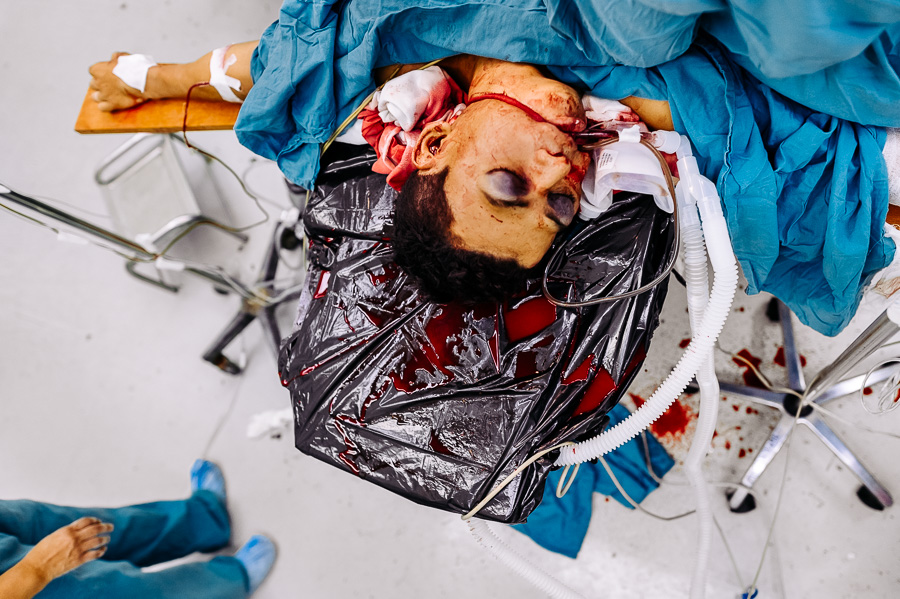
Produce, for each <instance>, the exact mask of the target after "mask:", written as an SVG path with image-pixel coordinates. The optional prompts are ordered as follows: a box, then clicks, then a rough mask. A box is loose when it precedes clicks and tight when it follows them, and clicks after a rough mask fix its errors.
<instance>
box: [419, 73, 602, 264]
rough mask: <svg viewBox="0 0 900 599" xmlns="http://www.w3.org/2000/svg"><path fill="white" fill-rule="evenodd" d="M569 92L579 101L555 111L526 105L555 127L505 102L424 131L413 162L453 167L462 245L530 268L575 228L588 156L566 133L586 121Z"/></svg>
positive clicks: (427, 169)
mask: <svg viewBox="0 0 900 599" xmlns="http://www.w3.org/2000/svg"><path fill="white" fill-rule="evenodd" d="M553 83H554V84H556V86H557V87H558V86H561V84H558V83H557V82H553ZM563 87H564V86H563ZM566 89H570V88H566ZM570 91H571V96H573V97H568V96H567V97H565V98H563V101H562V102H556V103H555V104H554V105H552V106H549V107H548V106H544V105H542V103H541V102H540V99H539V98H538V99H532V101H530V102H528V105H529V106H530V107H531V108H532V109H533V110H534V111H536V112H537V113H538V114H540V115H541V117H543V118H544V119H546V121H549V122H546V121H545V122H541V121H540V120H537V119H535V118H533V117H532V116H529V114H528V113H527V112H525V111H523V110H521V109H520V108H517V107H515V106H512V105H509V104H507V103H504V102H502V101H499V100H483V101H479V102H475V103H471V104H470V105H469V106H468V107H467V108H466V109H465V110H464V111H463V113H462V114H461V115H460V116H459V118H458V119H457V120H456V121H454V122H453V123H452V124H448V123H432V124H430V125H428V126H426V128H425V129H424V130H423V132H422V135H421V136H420V138H419V142H418V144H417V147H416V152H415V155H414V162H415V164H416V166H417V167H418V168H419V169H420V171H421V172H423V174H432V173H437V172H440V171H442V170H443V169H445V168H446V169H448V173H447V178H446V181H445V184H444V192H445V193H446V196H447V203H448V204H449V206H450V211H451V213H452V215H453V222H452V224H451V227H450V232H451V233H452V235H453V237H454V239H455V241H456V242H458V243H459V245H460V247H463V248H465V249H468V250H472V251H479V252H483V253H487V254H490V255H493V256H496V257H498V258H512V259H514V260H515V261H516V262H518V263H519V264H520V265H521V266H523V267H525V268H531V267H533V266H535V265H536V264H537V263H538V262H540V261H541V258H543V256H544V254H546V253H547V250H548V249H549V248H550V245H551V244H552V242H553V239H554V238H555V237H556V234H557V233H558V232H559V231H560V230H562V229H563V228H565V227H567V226H568V225H569V224H570V223H571V222H572V220H573V218H574V217H575V215H576V214H577V213H578V207H579V199H580V197H581V181H582V179H584V173H585V171H586V170H587V166H588V163H589V160H590V158H589V156H588V155H587V154H585V153H583V152H579V151H578V149H577V147H576V145H575V143H574V142H573V140H572V138H571V136H569V135H568V134H566V133H565V132H564V131H563V130H561V128H563V129H570V130H571V129H577V128H580V127H583V123H584V122H585V120H584V113H583V111H581V103H580V101H579V100H578V96H577V94H576V93H575V92H574V90H570ZM558 95H559V94H557V96H558ZM573 124H574V125H573Z"/></svg>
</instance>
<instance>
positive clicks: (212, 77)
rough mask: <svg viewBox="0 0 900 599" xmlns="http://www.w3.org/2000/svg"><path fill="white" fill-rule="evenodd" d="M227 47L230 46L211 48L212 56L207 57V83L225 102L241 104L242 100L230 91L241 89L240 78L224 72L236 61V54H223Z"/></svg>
mask: <svg viewBox="0 0 900 599" xmlns="http://www.w3.org/2000/svg"><path fill="white" fill-rule="evenodd" d="M229 48H231V46H224V47H222V48H216V49H215V50H213V52H212V56H211V57H210V59H209V84H210V85H212V86H213V87H214V88H216V91H217V92H219V95H220V96H221V97H222V99H223V100H225V101H226V102H236V103H238V104H241V103H242V102H243V100H241V99H240V98H239V97H237V96H236V95H235V94H234V92H233V91H231V90H234V91H241V82H240V80H239V79H235V78H234V77H229V76H228V75H226V74H225V71H227V70H228V67H230V66H231V65H233V64H234V63H236V62H237V56H235V55H234V54H231V55H229V56H228V57H227V58H226V56H225V54H226V53H227V52H228V49H229Z"/></svg>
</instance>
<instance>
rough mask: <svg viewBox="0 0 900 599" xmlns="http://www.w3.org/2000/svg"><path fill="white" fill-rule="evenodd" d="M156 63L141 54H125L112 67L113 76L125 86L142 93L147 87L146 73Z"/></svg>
mask: <svg viewBox="0 0 900 599" xmlns="http://www.w3.org/2000/svg"><path fill="white" fill-rule="evenodd" d="M155 66H156V61H154V60H153V58H152V57H150V56H144V55H143V54H126V55H125V56H120V57H119V59H118V60H117V61H116V66H114V67H113V70H112V72H113V75H115V76H116V77H118V78H119V79H121V80H122V81H123V82H124V83H125V85H128V86H130V87H133V88H135V89H136V90H138V91H139V92H141V93H144V88H145V87H146V86H147V71H149V70H150V67H155Z"/></svg>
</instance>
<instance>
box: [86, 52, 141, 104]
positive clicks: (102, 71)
mask: <svg viewBox="0 0 900 599" xmlns="http://www.w3.org/2000/svg"><path fill="white" fill-rule="evenodd" d="M127 54H128V53H127V52H115V53H114V54H113V55H112V58H111V59H110V60H108V61H106V62H98V63H96V64H94V65H91V68H90V69H88V70H89V72H90V73H91V84H90V85H91V89H92V90H94V93H93V98H94V101H96V102H97V107H98V108H99V109H100V110H103V111H106V112H111V111H113V110H123V109H125V108H131V107H132V106H137V105H138V104H141V103H143V102H146V98H144V97H143V95H142V94H141V92H140V91H139V90H137V89H135V88H133V87H130V86H128V85H126V84H125V82H124V81H122V80H121V79H119V78H118V77H116V76H115V75H113V68H115V66H116V62H117V61H118V60H119V57H120V56H126V55H127Z"/></svg>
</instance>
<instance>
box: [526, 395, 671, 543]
mask: <svg viewBox="0 0 900 599" xmlns="http://www.w3.org/2000/svg"><path fill="white" fill-rule="evenodd" d="M628 415H629V412H628V408H626V407H625V406H623V405H622V404H619V405H617V406H616V407H614V408H613V409H612V410H611V411H610V412H609V417H610V422H609V425H608V426H609V427H612V426H615V425H616V424H618V423H619V422H620V421H621V420H624V419H625V418H627V417H628ZM647 446H648V449H649V451H648V455H649V456H650V464H651V466H652V467H653V473H654V474H656V476H657V477H662V476H663V475H665V474H666V473H667V472H668V471H669V470H670V469H671V468H672V466H674V465H675V461H674V460H673V459H672V458H671V457H670V456H669V454H668V453H666V450H665V449H664V448H663V446H662V445H660V443H659V441H657V440H656V438H655V437H653V435H650V434H648V435H647ZM604 459H605V460H606V463H607V464H609V468H610V470H612V471H613V474H615V476H616V478H617V479H618V481H619V484H620V485H622V488H623V489H625V492H626V493H628V495H629V496H630V497H631V498H632V499H633V500H635V501H636V502H638V503H640V502H641V501H643V500H644V498H646V497H647V495H649V494H650V492H651V491H652V490H653V489H655V488H656V487H658V486H659V485H658V483H657V482H656V481H655V480H654V479H653V477H651V476H650V473H649V472H648V471H647V460H646V456H645V455H644V447H643V443H642V441H641V440H640V439H639V438H635V439H632V440H631V441H629V442H628V443H626V444H625V445H623V446H621V447H619V448H618V449H616V450H615V451H613V452H611V453H609V454H607V455H606V456H605V457H604ZM561 476H562V470H554V471H553V472H551V473H550V475H549V476H548V477H547V484H546V486H545V487H544V497H543V500H542V501H541V504H540V505H539V506H538V507H537V509H535V510H534V511H533V512H532V513H531V515H530V516H528V521H527V522H524V523H522V524H515V525H513V528H514V529H516V530H518V531H519V532H521V533H522V534H524V535H526V536H528V537H530V538H531V539H532V540H533V541H534V542H535V543H537V544H538V545H540V546H541V547H543V548H544V549H547V550H549V551H554V552H556V553H561V554H562V555H565V556H566V557H571V558H573V559H574V558H575V557H577V556H578V552H579V551H580V550H581V545H582V543H583V542H584V536H585V535H586V534H587V529H588V525H589V524H590V521H591V511H592V507H591V505H592V502H593V495H594V493H600V494H602V495H606V496H609V497H612V498H614V499H615V500H616V501H618V502H619V503H621V504H622V505H624V506H625V507H627V508H630V509H634V508H633V507H632V505H631V504H630V503H628V501H627V500H626V499H625V498H624V497H623V496H622V494H621V493H619V491H618V490H617V489H616V487H615V484H614V483H613V481H612V479H611V478H610V477H609V474H607V472H606V470H605V469H604V468H603V465H602V464H600V463H599V462H598V463H596V464H591V463H590V462H586V463H584V464H582V465H581V468H579V470H578V475H577V476H576V477H575V480H574V481H573V482H572V486H570V487H569V490H568V492H567V493H566V494H565V495H564V496H563V497H562V498H558V497H557V496H556V486H557V484H558V483H559V479H560V477H561Z"/></svg>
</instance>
